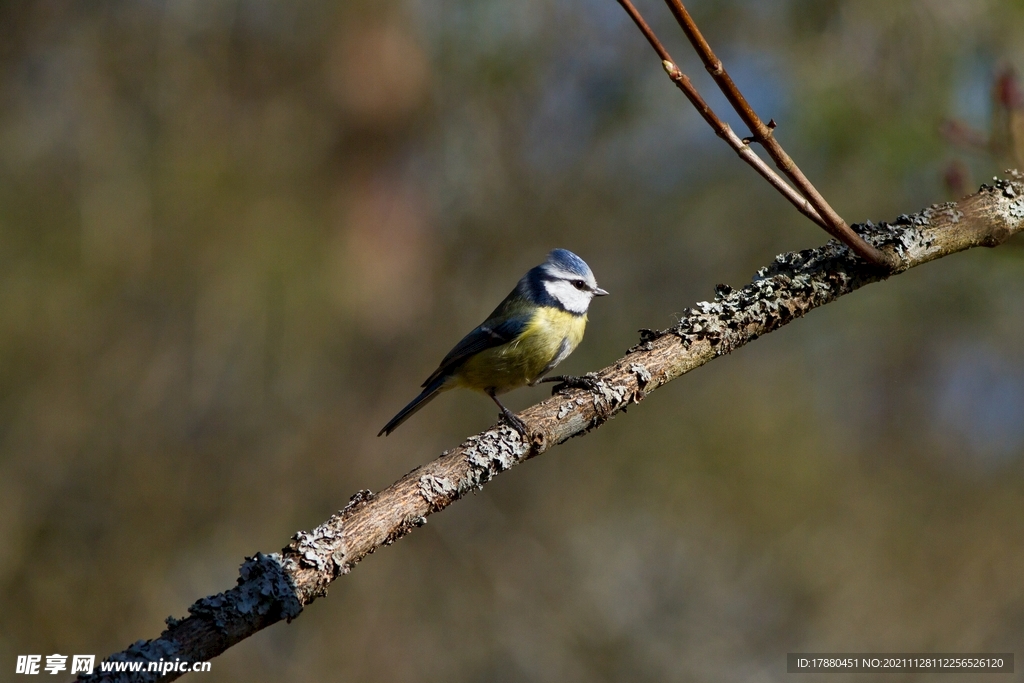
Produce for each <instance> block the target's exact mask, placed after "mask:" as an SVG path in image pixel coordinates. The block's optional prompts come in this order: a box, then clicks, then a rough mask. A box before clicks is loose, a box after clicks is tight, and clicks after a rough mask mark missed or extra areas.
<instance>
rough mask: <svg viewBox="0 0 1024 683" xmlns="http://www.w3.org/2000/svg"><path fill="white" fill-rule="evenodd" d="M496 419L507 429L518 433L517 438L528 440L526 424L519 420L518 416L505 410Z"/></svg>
mask: <svg viewBox="0 0 1024 683" xmlns="http://www.w3.org/2000/svg"><path fill="white" fill-rule="evenodd" d="M498 419H499V421H502V422H504V423H505V424H507V425H508V426H509V427H511V428H512V429H514V430H516V431H517V432H519V436H521V437H523V438H524V439H529V438H530V430H529V429H528V428H527V426H526V423H525V422H523V421H522V420H521V419H520V418H519V416H517V415H516V414H514V413H513V412H512V411H509V410H506V411H504V412H502V413H499V414H498Z"/></svg>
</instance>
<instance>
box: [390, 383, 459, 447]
mask: <svg viewBox="0 0 1024 683" xmlns="http://www.w3.org/2000/svg"><path fill="white" fill-rule="evenodd" d="M448 379H449V377H447V376H444V377H438V378H437V379H435V380H434V381H433V382H431V383H430V384H428V385H427V387H426V388H425V389H424V390H423V392H422V393H420V395H419V396H417V397H416V398H414V399H413V400H412V401H410V402H409V405H407V406H406V407H404V408H402V409H401V410H400V411H398V415H395V416H394V417H393V418H391V422H388V423H387V424H386V425H384V429H382V430H380V432H379V433H378V434H377V436H387V435H388V434H390V433H391V432H393V431H395V430H396V429H398V426H399V425H401V424H402V423H403V422H405V421H406V420H408V419H409V418H410V417H412V416H413V415H414V414H415V413H416V411H418V410H419V409H420V408H422V407H423V406H425V405H427V404H428V403H430V402H431V401H432V400H433V399H434V398H435V397H436V396H437V395H438V394H440V393H441V392H442V391H444V390H445V389H446V388H450V387H446V386H445V384H446V383H447V382H448Z"/></svg>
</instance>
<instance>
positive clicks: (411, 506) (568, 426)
mask: <svg viewBox="0 0 1024 683" xmlns="http://www.w3.org/2000/svg"><path fill="white" fill-rule="evenodd" d="M1010 173H1011V179H1008V180H998V181H996V182H995V183H994V184H993V185H984V186H982V188H981V190H980V191H979V192H978V193H977V194H974V195H972V196H970V197H967V198H965V199H963V200H961V201H959V202H955V203H953V202H951V203H948V204H942V205H937V206H932V207H930V208H927V209H925V210H923V211H921V212H919V213H916V214H913V215H902V216H899V217H898V218H897V219H896V220H895V221H893V222H892V223H878V224H874V223H871V222H868V223H864V224H860V225H854V226H852V227H853V228H854V230H855V231H856V232H857V233H858V234H859V235H860V236H862V237H863V238H864V239H865V240H867V241H868V242H870V243H871V244H873V245H874V246H876V247H878V248H879V249H881V250H883V251H885V252H886V253H888V254H891V255H892V256H894V257H895V259H896V260H897V261H898V263H899V266H898V267H897V268H896V269H895V270H894V271H889V270H885V269H880V268H877V267H874V266H871V265H869V264H866V263H865V262H864V261H862V260H860V259H858V258H857V257H856V256H854V255H853V254H852V253H851V252H850V251H849V249H848V248H847V247H846V246H844V245H842V244H840V243H839V242H836V241H830V242H828V243H827V244H825V245H823V246H821V247H818V248H816V249H807V250H804V251H799V252H790V253H786V254H781V255H779V256H777V257H776V258H775V260H774V261H773V262H772V263H771V264H770V265H768V266H765V267H764V268H761V269H760V270H758V271H757V273H755V275H754V277H753V279H752V280H751V282H750V283H749V284H747V285H746V286H745V287H743V288H741V289H733V288H731V287H729V286H727V285H719V286H718V287H716V288H715V291H716V295H715V298H714V299H713V300H712V301H704V302H700V303H698V304H696V305H695V306H694V307H693V308H690V309H687V310H686V311H685V312H684V315H683V316H682V317H681V319H680V320H679V322H678V323H677V324H676V325H674V326H673V327H671V328H668V329H665V330H657V331H654V330H643V331H642V334H641V339H640V342H639V343H638V344H637V345H636V346H634V347H632V348H631V349H629V350H628V351H627V352H626V355H624V356H623V357H622V358H620V359H619V360H618V361H616V362H615V363H613V364H612V365H610V366H608V367H606V368H604V369H603V370H601V371H599V372H597V373H594V375H593V376H594V378H595V380H596V387H595V388H594V389H593V390H584V389H571V390H566V391H563V392H560V393H558V394H557V395H555V396H552V397H551V398H549V399H547V400H545V401H542V402H541V403H538V404H537V405H534V406H532V407H530V408H528V409H526V410H525V411H523V412H522V413H520V417H521V418H522V419H523V420H524V421H525V422H526V424H527V425H528V426H529V428H530V431H531V434H532V437H531V438H530V439H528V440H527V439H524V438H522V437H521V436H520V435H519V433H518V432H516V431H515V430H513V429H510V428H508V427H504V426H501V427H495V428H493V429H490V430H487V431H485V432H482V433H480V434H477V435H475V436H472V437H470V438H468V439H467V440H466V441H464V442H463V443H462V444H460V445H459V446H458V447H456V448H454V449H452V450H449V451H446V452H444V453H442V454H441V455H440V456H439V457H438V458H437V459H435V460H433V461H432V462H429V463H427V464H425V465H423V466H421V467H418V468H417V469H415V470H413V471H412V472H410V473H409V474H407V475H405V476H404V477H402V478H401V479H399V480H398V481H397V482H395V483H394V484H392V485H391V486H390V487H388V488H387V489H385V490H383V491H381V492H380V493H377V494H374V493H371V492H370V491H360V492H358V493H357V494H355V495H354V496H352V499H351V500H350V501H349V504H348V505H347V506H346V507H345V508H344V509H343V510H341V511H339V512H338V513H336V514H335V515H333V516H332V517H331V518H330V519H329V520H327V521H326V522H324V523H323V524H321V525H320V526H318V527H316V528H315V529H313V530H312V531H309V532H299V533H297V534H295V536H294V537H293V538H292V541H291V543H290V544H289V545H288V546H286V547H285V548H284V549H283V550H282V551H281V552H280V553H273V554H269V555H264V554H261V553H257V554H256V555H255V556H254V557H252V558H247V559H246V561H245V562H244V563H243V565H242V567H241V570H240V573H239V574H240V575H239V578H238V585H237V586H235V587H234V588H232V589H230V590H228V591H225V592H223V593H218V594H217V595H214V596H208V597H206V598H202V599H201V600H199V601H197V602H196V603H194V604H193V605H192V606H191V607H190V608H189V616H188V617H186V618H184V619H181V620H178V619H173V618H169V619H168V620H167V629H166V630H165V631H164V632H163V633H161V634H160V636H159V637H158V638H155V639H153V640H148V641H141V640H140V641H138V642H136V643H135V644H133V645H131V646H130V647H129V648H127V649H126V650H124V651H122V652H119V653H117V654H115V655H111V657H109V658H108V659H109V660H115V661H116V660H120V661H127V660H145V661H159V660H161V659H163V660H164V661H173V660H174V659H175V658H180V659H182V660H188V661H200V660H208V659H211V658H213V657H216V656H217V655H218V654H220V653H221V652H223V651H224V650H226V649H227V648H229V647H231V646H232V645H234V644H235V643H237V642H239V641H240V640H243V639H244V638H247V637H248V636H250V635H252V634H254V633H256V632H257V631H259V630H260V629H263V628H265V627H267V626H269V625H271V624H273V623H276V622H277V621H280V620H282V619H284V620H287V621H291V620H292V619H294V618H295V617H297V616H298V615H299V613H300V612H301V611H302V607H303V606H304V605H307V604H309V603H310V602H312V601H313V600H315V599H316V598H318V597H321V596H323V595H326V593H327V588H328V586H329V585H330V584H331V583H332V582H333V581H334V580H335V579H337V578H338V577H339V576H341V575H343V574H347V573H348V572H349V571H351V569H352V568H353V567H354V566H355V565H356V563H358V562H359V561H360V560H361V559H363V558H364V557H365V556H366V555H368V554H370V553H372V552H374V551H375V550H376V549H377V548H380V547H381V546H384V545H390V544H391V543H394V542H395V541H396V540H398V539H400V538H401V537H402V536H404V535H405V534H407V533H409V532H410V531H411V530H413V529H415V528H416V527H418V526H422V525H423V524H425V523H426V518H427V517H428V516H429V515H431V514H433V513H435V512H438V511H440V510H443V509H444V508H446V507H448V506H449V505H451V504H452V503H453V502H455V501H456V500H458V499H459V498H461V497H462V496H464V495H465V494H466V493H468V492H470V491H474V490H476V489H478V488H480V487H482V486H483V485H484V484H486V483H487V482H488V481H490V480H491V479H492V478H493V477H495V476H497V475H498V474H500V473H502V472H504V471H505V470H507V469H509V468H511V467H513V466H515V465H517V464H519V463H521V462H523V461H525V460H528V459H529V458H532V457H536V456H537V455H540V454H541V453H544V452H545V451H547V450H548V449H550V448H551V447H553V446H555V445H557V444H560V443H562V442H563V441H566V440H567V439H569V438H572V437H574V436H580V435H583V434H586V433H587V432H589V431H591V430H593V429H595V428H596V427H599V426H600V425H602V424H603V423H604V422H606V421H607V420H609V419H610V418H611V417H612V416H614V415H615V414H617V413H619V412H622V411H624V410H625V409H626V408H627V407H628V406H630V405H632V404H635V403H639V402H640V401H642V400H643V399H644V398H645V397H646V396H647V395H648V394H650V393H651V392H652V391H654V390H656V389H657V388H658V387H660V386H662V385H664V384H666V383H667V382H670V381H672V380H673V379H675V378H677V377H679V376H681V375H683V374H685V373H687V372H689V371H690V370H693V369H694V368H697V367H699V366H701V365H703V364H705V363H707V362H709V361H711V360H713V359H714V358H717V357H718V356H722V355H725V354H727V353H730V352H732V351H733V350H735V349H737V348H739V347H740V346H743V345H744V344H746V343H748V342H750V341H753V340H755V339H757V338H758V337H760V336H762V335H764V334H767V333H769V332H771V331H773V330H775V329H778V328H779V327H781V326H783V325H785V324H787V323H789V322H792V321H793V320H795V319H797V318H800V317H802V316H804V315H806V314H807V313H808V312H809V311H811V310H812V309H814V308H817V307H819V306H823V305H825V304H828V303H830V302H832V301H834V300H835V299H837V298H839V297H840V296H843V295H844V294H848V293H850V292H852V291H854V290H856V289H859V288H860V287H863V286H864V285H867V284H871V283H873V282H878V281H880V280H884V279H886V278H888V277H892V276H894V275H897V274H899V273H901V272H903V271H905V270H907V269H909V268H913V267H915V266H918V265H921V264H923V263H927V262H929V261H933V260H935V259H938V258H941V257H943V256H947V255H950V254H953V253H956V252H960V251H964V250H966V249H970V248H973V247H979V246H985V247H995V246H998V245H999V244H1002V243H1003V242H1004V241H1006V240H1007V239H1008V238H1009V237H1011V236H1012V235H1014V234H1016V233H1018V232H1021V231H1022V229H1024V183H1022V182H1021V176H1020V175H1019V174H1017V173H1016V172H1010ZM180 675H181V674H180V673H176V672H172V673H169V674H166V675H164V676H163V677H160V676H158V675H157V674H152V673H147V672H141V673H136V674H127V673H124V672H120V673H98V672H97V673H95V674H93V675H91V676H80V680H88V681H115V680H116V681H156V680H173V679H174V678H177V677H178V676H180Z"/></svg>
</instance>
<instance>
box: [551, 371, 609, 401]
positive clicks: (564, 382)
mask: <svg viewBox="0 0 1024 683" xmlns="http://www.w3.org/2000/svg"><path fill="white" fill-rule="evenodd" d="M552 380H553V381H556V382H558V384H556V385H555V386H554V387H552V389H551V395H552V396H554V395H555V394H558V393H560V392H563V391H565V390H566V389H586V390H587V391H594V390H595V389H597V387H598V384H599V382H600V380H598V378H597V374H595V373H593V372H588V373H587V374H586V375H583V376H577V375H562V376H560V377H553V378H552Z"/></svg>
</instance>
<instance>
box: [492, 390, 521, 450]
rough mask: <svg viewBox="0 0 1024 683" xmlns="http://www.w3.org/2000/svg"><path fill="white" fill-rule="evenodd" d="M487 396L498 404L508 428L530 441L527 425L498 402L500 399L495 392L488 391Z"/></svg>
mask: <svg viewBox="0 0 1024 683" xmlns="http://www.w3.org/2000/svg"><path fill="white" fill-rule="evenodd" d="M487 395H488V396H490V397H491V400H492V401H494V402H495V403H497V404H498V408H499V409H500V410H501V419H503V420H505V422H506V423H508V426H509V427H511V428H512V429H514V430H516V431H517V432H519V436H521V437H523V438H524V439H529V438H530V434H529V430H528V429H527V428H526V423H525V422H523V421H522V420H520V419H519V417H517V416H516V415H515V414H514V413H513V412H512V411H511V410H509V409H508V408H506V407H505V406H503V405H502V404H501V401H499V400H498V397H497V396H495V395H494V391H488V392H487Z"/></svg>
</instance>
